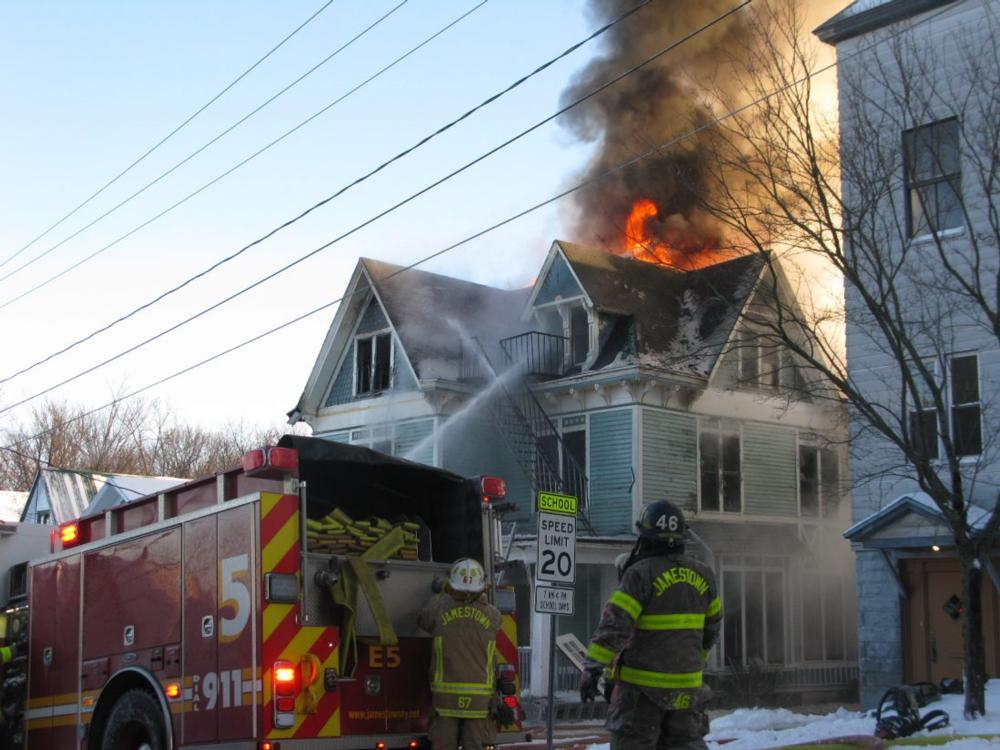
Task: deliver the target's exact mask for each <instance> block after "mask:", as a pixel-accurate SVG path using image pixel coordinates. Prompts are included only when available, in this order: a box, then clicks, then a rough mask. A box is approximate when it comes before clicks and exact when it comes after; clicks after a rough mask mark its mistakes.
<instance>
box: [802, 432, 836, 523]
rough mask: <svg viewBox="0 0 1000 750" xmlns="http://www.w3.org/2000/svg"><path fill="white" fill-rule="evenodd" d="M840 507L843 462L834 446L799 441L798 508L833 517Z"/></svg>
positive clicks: (805, 514)
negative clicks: (840, 463) (841, 464)
mask: <svg viewBox="0 0 1000 750" xmlns="http://www.w3.org/2000/svg"><path fill="white" fill-rule="evenodd" d="M839 507H840V465H839V462H838V457H837V453H836V451H834V450H833V449H831V448H825V447H820V446H817V445H810V444H809V443H800V444H799V512H800V513H801V514H802V515H803V516H806V517H810V518H817V517H819V516H820V515H822V516H823V517H825V518H832V517H834V516H836V515H837V511H838V509H839Z"/></svg>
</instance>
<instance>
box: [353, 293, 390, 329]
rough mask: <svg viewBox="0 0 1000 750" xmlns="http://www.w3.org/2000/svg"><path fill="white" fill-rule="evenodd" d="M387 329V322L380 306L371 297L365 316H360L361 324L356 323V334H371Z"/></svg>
mask: <svg viewBox="0 0 1000 750" xmlns="http://www.w3.org/2000/svg"><path fill="white" fill-rule="evenodd" d="M388 327H389V320H388V318H386V317H385V313H384V312H383V311H382V306H381V305H380V304H379V303H378V300H377V299H375V298H374V297H372V298H371V301H370V302H369V303H368V308H367V309H366V310H365V314H364V315H362V316H361V322H360V323H358V333H371V332H372V331H381V330H384V329H386V328H388Z"/></svg>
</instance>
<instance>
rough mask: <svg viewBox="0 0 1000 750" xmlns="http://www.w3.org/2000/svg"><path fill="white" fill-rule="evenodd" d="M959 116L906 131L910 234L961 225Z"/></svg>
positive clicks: (913, 235) (905, 153) (904, 141)
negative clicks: (957, 118)
mask: <svg viewBox="0 0 1000 750" xmlns="http://www.w3.org/2000/svg"><path fill="white" fill-rule="evenodd" d="M958 141H959V126H958V120H956V119H954V118H952V119H950V120H941V121H940V122H932V123H930V124H929V125H922V126H920V127H919V128H914V129H913V130H907V131H906V132H904V133H903V158H904V162H905V164H904V167H905V171H906V192H907V219H908V221H909V230H910V236H911V237H918V236H920V235H925V234H930V233H931V232H941V231H943V230H945V229H956V228H959V227H961V226H962V188H961V166H960V158H959V142H958Z"/></svg>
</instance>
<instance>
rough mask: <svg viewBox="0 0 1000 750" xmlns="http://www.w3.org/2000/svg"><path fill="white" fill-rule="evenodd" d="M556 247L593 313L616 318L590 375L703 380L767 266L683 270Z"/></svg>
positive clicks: (748, 259) (753, 260)
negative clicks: (651, 373)
mask: <svg viewBox="0 0 1000 750" xmlns="http://www.w3.org/2000/svg"><path fill="white" fill-rule="evenodd" d="M556 245H557V246H558V248H559V249H560V250H561V251H562V253H563V255H564V256H565V257H566V260H567V262H568V263H569V265H570V267H571V268H572V270H573V272H574V274H576V277H577V278H578V279H579V281H580V283H581V284H582V285H583V287H584V289H585V290H586V292H587V294H588V296H589V297H590V299H591V300H593V302H594V306H595V307H596V308H597V310H598V311H600V312H604V313H607V314H609V315H612V316H620V317H619V319H618V320H616V321H614V322H613V323H612V326H611V328H610V332H609V334H608V337H607V340H606V341H605V342H603V347H602V350H601V351H600V352H599V354H598V356H597V359H596V360H595V362H594V364H593V366H592V368H591V369H602V368H603V367H608V366H611V365H621V364H628V363H635V364H645V365H651V366H655V367H663V368H665V369H669V370H674V371H678V372H683V373H685V374H689V375H695V376H699V377H708V375H709V373H710V372H711V370H712V366H713V365H714V363H715V360H716V359H717V358H718V355H719V354H720V353H721V351H722V347H723V345H724V344H725V342H726V341H727V339H728V337H729V333H730V332H731V331H732V328H733V326H734V325H735V324H736V321H737V319H738V318H739V315H740V311H741V310H742V308H743V305H744V304H745V302H746V300H747V298H748V297H749V295H750V293H751V292H752V291H753V289H754V286H755V284H756V282H757V279H758V278H759V277H760V274H761V270H762V269H763V265H764V259H763V258H762V257H761V256H759V255H746V256H742V257H737V258H732V259H730V260H725V261H722V262H721V263H716V264H714V265H711V266H705V267H703V268H700V269H697V270H693V271H680V270H676V269H672V268H668V267H665V266H658V265H655V264H650V263H646V262H644V261H639V260H634V259H632V258H624V257H621V256H617V255H612V254H610V253H608V252H605V251H604V250H598V249H593V248H588V247H584V246H582V245H576V244H573V243H570V242H561V241H557V242H556Z"/></svg>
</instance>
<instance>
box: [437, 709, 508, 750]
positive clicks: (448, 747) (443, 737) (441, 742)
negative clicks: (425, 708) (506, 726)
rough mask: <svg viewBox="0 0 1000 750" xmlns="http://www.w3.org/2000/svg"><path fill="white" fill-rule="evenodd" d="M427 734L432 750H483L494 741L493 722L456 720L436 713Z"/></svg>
mask: <svg viewBox="0 0 1000 750" xmlns="http://www.w3.org/2000/svg"><path fill="white" fill-rule="evenodd" d="M427 734H428V735H429V736H430V740H431V750H456V748H458V747H460V746H461V747H462V748H463V750H482V748H483V746H484V745H492V744H493V739H494V730H493V720H492V719H490V718H485V719H455V718H451V717H448V716H440V715H439V714H437V713H435V714H434V718H432V719H431V725H430V728H429V729H428V730H427Z"/></svg>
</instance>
